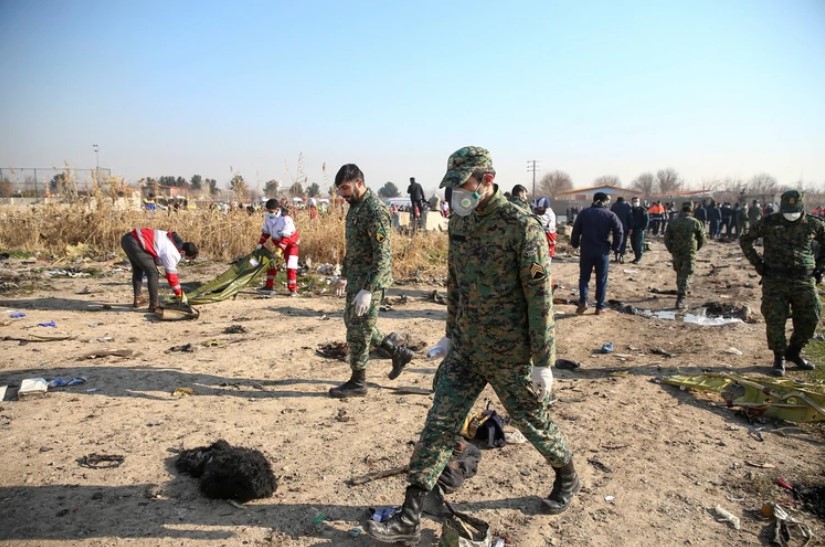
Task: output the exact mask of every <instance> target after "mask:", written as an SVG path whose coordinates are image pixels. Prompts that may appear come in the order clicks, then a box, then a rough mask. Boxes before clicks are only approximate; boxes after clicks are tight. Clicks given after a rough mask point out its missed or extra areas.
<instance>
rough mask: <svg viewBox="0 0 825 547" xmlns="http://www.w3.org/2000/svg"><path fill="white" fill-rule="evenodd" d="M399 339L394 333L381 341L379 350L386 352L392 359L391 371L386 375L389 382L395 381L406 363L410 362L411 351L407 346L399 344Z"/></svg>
mask: <svg viewBox="0 0 825 547" xmlns="http://www.w3.org/2000/svg"><path fill="white" fill-rule="evenodd" d="M399 341H400V339H399V337H398V335H397V334H395V333H391V334H390V335H388V336H387V337H386V338H384V339H383V340H381V349H382V350H384V351H385V352H387V353H388V354H389V355H390V357H391V358H392V370H391V371H390V373H389V374H388V375H387V376H388V377H389V379H390V380H395V379H396V378H398V377H399V376H401V372H402V371H403V370H404V367H405V366H407V363H409V362H410V361H412V358H413V355H414V354H413V351H412V350H411V349H410V348H408V347H407V346H402V345H401V344H399Z"/></svg>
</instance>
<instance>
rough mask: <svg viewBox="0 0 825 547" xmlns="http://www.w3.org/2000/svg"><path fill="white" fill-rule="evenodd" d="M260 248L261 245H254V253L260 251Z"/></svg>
mask: <svg viewBox="0 0 825 547" xmlns="http://www.w3.org/2000/svg"><path fill="white" fill-rule="evenodd" d="M262 248H263V245H261V244H260V243H258V244H257V245H255V250H256V251H260V250H261V249H262Z"/></svg>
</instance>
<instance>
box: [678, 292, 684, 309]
mask: <svg viewBox="0 0 825 547" xmlns="http://www.w3.org/2000/svg"><path fill="white" fill-rule="evenodd" d="M676 309H677V310H683V309H685V295H683V294H677V295H676Z"/></svg>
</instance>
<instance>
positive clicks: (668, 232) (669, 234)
mask: <svg viewBox="0 0 825 547" xmlns="http://www.w3.org/2000/svg"><path fill="white" fill-rule="evenodd" d="M665 249H667V250H668V252H670V253H672V252H673V229H672V228H671V227H670V223H668V225H667V228H665Z"/></svg>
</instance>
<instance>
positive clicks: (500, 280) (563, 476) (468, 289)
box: [368, 146, 581, 544]
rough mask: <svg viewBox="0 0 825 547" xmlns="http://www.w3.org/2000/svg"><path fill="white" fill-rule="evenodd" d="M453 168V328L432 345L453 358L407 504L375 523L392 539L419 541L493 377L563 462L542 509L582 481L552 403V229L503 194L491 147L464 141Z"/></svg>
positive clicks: (523, 423) (540, 443)
mask: <svg viewBox="0 0 825 547" xmlns="http://www.w3.org/2000/svg"><path fill="white" fill-rule="evenodd" d="M447 169H448V170H447V174H446V175H445V177H444V179H443V180H442V182H441V187H451V188H453V194H452V203H451V205H452V212H453V214H452V215H451V216H450V225H449V230H448V232H449V238H450V243H449V250H448V264H447V268H448V282H447V283H448V284H447V327H446V336H445V337H444V338H442V339H441V341H440V342H439V344H438V345H437V346H436V348H433V349H432V350H430V351H434V350H435V349H437V348H440V349H441V350H442V351H445V352H446V357H445V358H444V360H443V361H442V363H441V365H440V366H439V367H438V371H437V373H436V376H435V380H434V388H435V396H434V398H433V406H432V408H431V409H430V412H429V414H428V416H427V421H426V423H425V425H424V430H423V431H422V433H421V439H420V443H419V445H418V446H417V447H416V449H415V450H414V452H413V455H412V459H411V461H410V472H409V475H408V481H409V486H408V487H407V491H406V496H405V500H404V505H403V507H402V509H401V511H400V512H398V513H397V514H396V515H394V516H393V517H392V518H391V519H389V520H387V521H385V522H381V523H378V522H370V523H369V528H368V532H369V534H370V536H372V537H373V538H375V539H378V540H381V541H385V542H395V541H402V542H407V543H408V544H409V543H413V544H414V543H416V542H417V541H418V540H419V539H420V537H421V523H420V518H421V504H422V500H423V499H424V497H425V495H426V493H427V492H428V491H430V490H431V489H432V488H433V486H434V485H435V484H436V481H437V480H438V477H439V475H440V474H441V471H442V469H444V466H445V465H446V463H447V461H448V460H449V458H450V454H451V451H452V447H453V444H454V443H455V437H456V435H457V434H458V433H459V431H460V430H461V427H462V424H463V422H464V421H465V419H466V417H467V415H468V413H469V412H470V409H471V408H472V407H473V404H474V403H475V400H476V398H477V397H478V396H479V394H480V393H481V392H482V390H483V389H484V388H485V386H486V385H487V384H490V385H491V386H492V387H493V389H494V390H495V392H496V394H497V395H498V397H499V399H500V401H501V403H502V405H504V408H505V409H506V410H507V413H508V414H509V416H510V417H511V418H512V423H513V424H514V425H515V426H516V427H518V428H519V430H520V431H521V432H522V433H523V434H524V436H525V437H526V438H527V439H528V440H529V441H530V442H531V443H532V444H533V446H535V447H536V448H537V449H538V450H539V452H540V453H541V455H542V456H543V457H544V459H545V460H546V461H547V462H548V463H549V464H550V465H551V466H552V468H553V469H554V470H555V474H556V478H555V481H554V483H553V489H552V492H551V493H550V495H549V496H548V497H547V498H544V499H543V509H544V511H545V512H547V513H551V514H557V513H561V512H562V511H564V510H566V509H567V508H568V506H569V505H570V503H571V501H572V499H573V496H575V495H576V493H578V491H579V490H580V489H581V482H580V481H579V477H578V475H577V474H576V470H575V468H574V467H573V459H572V456H571V453H570V449H569V448H568V446H567V442H566V441H565V439H564V437H563V436H562V434H561V432H560V431H559V430H558V428H557V427H556V424H555V423H553V420H552V419H551V417H550V413H549V407H548V402H549V395H550V390H551V386H552V370H551V368H550V367H551V366H552V365H553V363H554V361H555V323H554V321H553V296H552V294H551V286H550V276H549V271H548V270H549V264H550V261H549V256H548V252H549V251H548V247H547V241H546V239H545V236H544V231H543V229H542V227H541V225H540V224H539V222H538V221H537V219H536V218H535V217H534V216H533V215H531V214H530V213H528V212H527V211H524V210H523V209H522V208H521V207H519V206H517V205H514V204H512V203H509V202H508V201H507V200H506V199H505V198H504V197H503V195H502V194H501V192H500V191H499V189H498V186H497V185H495V184H494V182H493V181H494V178H495V170H494V169H493V164H492V159H491V158H490V154H489V152H488V151H487V150H485V149H483V148H479V147H475V146H469V147H465V148H462V149H460V150H458V151H457V152H455V153H454V154H453V155H451V156H450V158H449V160H448V162H447ZM428 353H429V352H428ZM531 360H532V363H531Z"/></svg>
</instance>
